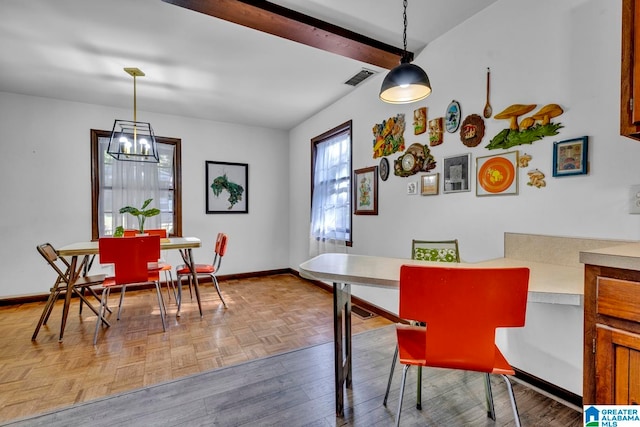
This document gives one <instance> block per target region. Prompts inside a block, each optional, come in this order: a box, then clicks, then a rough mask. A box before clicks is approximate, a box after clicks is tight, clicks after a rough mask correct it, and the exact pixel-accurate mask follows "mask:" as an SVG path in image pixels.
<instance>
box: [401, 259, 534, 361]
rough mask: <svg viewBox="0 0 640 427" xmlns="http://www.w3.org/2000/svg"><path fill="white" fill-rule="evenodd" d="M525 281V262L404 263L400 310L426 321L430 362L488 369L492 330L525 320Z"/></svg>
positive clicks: (492, 347)
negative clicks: (507, 265)
mask: <svg viewBox="0 0 640 427" xmlns="http://www.w3.org/2000/svg"><path fill="white" fill-rule="evenodd" d="M528 287H529V269H528V268H465V267H458V268H456V267H435V266H409V265H403V266H402V267H401V269H400V310H399V315H400V317H401V318H404V319H412V320H418V321H421V322H426V324H427V333H426V349H427V351H426V355H427V361H429V366H441V367H448V368H458V369H470V370H476V371H481V372H491V371H492V369H493V367H494V359H495V330H496V328H497V327H518V326H524V322H525V314H526V308H527V291H528ZM433 361H435V363H434V364H432V363H431V362H433Z"/></svg>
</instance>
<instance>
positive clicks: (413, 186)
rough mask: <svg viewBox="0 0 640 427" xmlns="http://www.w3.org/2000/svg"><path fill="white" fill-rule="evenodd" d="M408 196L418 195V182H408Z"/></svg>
mask: <svg viewBox="0 0 640 427" xmlns="http://www.w3.org/2000/svg"><path fill="white" fill-rule="evenodd" d="M407 194H408V195H410V196H415V195H416V194H418V181H409V182H407Z"/></svg>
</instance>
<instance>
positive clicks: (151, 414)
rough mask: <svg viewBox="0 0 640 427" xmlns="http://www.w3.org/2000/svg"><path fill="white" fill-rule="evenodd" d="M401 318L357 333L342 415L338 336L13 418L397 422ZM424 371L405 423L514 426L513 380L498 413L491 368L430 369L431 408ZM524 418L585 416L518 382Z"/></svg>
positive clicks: (578, 419)
mask: <svg viewBox="0 0 640 427" xmlns="http://www.w3.org/2000/svg"><path fill="white" fill-rule="evenodd" d="M394 343H395V333H394V328H393V326H388V327H383V328H378V329H375V330H371V331H367V332H363V333H361V334H359V335H355V336H354V340H353V349H354V355H355V358H354V378H353V389H352V390H348V391H347V393H346V400H345V416H344V418H336V417H335V412H334V411H335V407H334V391H333V363H332V356H333V344H332V343H326V344H318V345H315V346H311V347H306V348H304V349H300V350H294V351H291V352H287V353H283V354H280V355H276V356H270V357H266V358H261V359H257V360H255V361H249V362H244V363H241V364H236V365H233V366H229V367H225V368H221V369H216V370H211V371H207V372H204V373H201V374H196V375H192V376H188V377H186V378H182V379H178V380H174V381H171V382H165V383H162V384H158V385H153V386H149V387H145V388H143V389H137V390H133V391H130V392H126V393H123V394H119V395H116V396H112V397H107V398H104V399H99V400H96V401H93V402H88V403H85V404H79V405H74V406H71V407H68V408H64V409H62V410H59V411H56V412H53V413H50V414H45V415H41V416H35V417H32V418H29V419H26V420H21V421H16V422H15V423H10V424H9V425H11V426H14V427H19V426H29V427H34V426H46V427H55V426H60V427H66V426H69V425H74V426H79V425H91V426H92V427H97V426H105V427H107V426H108V427H112V426H123V427H124V426H132V425H134V426H388V425H393V423H394V420H395V412H396V408H397V401H398V380H396V381H395V382H394V384H393V388H392V393H391V395H390V400H389V405H388V408H385V407H384V406H382V396H383V394H384V390H385V387H386V380H387V374H388V368H389V361H390V358H391V354H392V352H393V348H394ZM415 372H416V370H415V369H414V370H413V371H410V375H409V377H408V378H409V379H408V384H407V390H406V392H405V401H404V405H403V410H402V418H401V425H403V426H405V427H408V426H425V425H431V426H453V427H456V426H511V425H513V424H514V422H513V414H512V412H511V407H510V404H509V399H508V396H507V393H506V387H505V385H504V383H503V382H502V381H501V380H500V379H499V378H497V377H496V378H493V380H492V388H493V393H494V402H495V404H496V421H495V422H494V421H491V420H490V419H488V418H487V416H486V410H485V407H484V387H483V382H482V374H478V373H475V372H460V371H452V370H446V369H433V368H429V369H425V371H424V378H425V381H424V383H423V409H422V410H420V411H419V410H417V409H416V408H415V394H416V385H415ZM514 390H515V393H516V396H517V400H518V406H519V410H520V416H521V420H522V425H523V426H545V427H572V426H576V427H577V426H580V425H582V416H581V413H580V412H577V411H573V410H571V409H569V408H568V407H566V406H564V405H562V404H560V403H558V402H555V401H553V400H551V399H548V398H546V397H544V396H543V395H541V394H539V393H536V392H534V391H532V390H531V389H528V388H527V387H525V386H523V385H521V384H518V383H516V384H514Z"/></svg>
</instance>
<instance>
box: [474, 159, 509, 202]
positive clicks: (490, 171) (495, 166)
mask: <svg viewBox="0 0 640 427" xmlns="http://www.w3.org/2000/svg"><path fill="white" fill-rule="evenodd" d="M476 171H477V177H476V178H477V182H476V195H477V196H498V195H506V194H518V151H517V150H516V151H510V152H508V153H502V154H497V155H494V156H486V157H478V158H477V159H476Z"/></svg>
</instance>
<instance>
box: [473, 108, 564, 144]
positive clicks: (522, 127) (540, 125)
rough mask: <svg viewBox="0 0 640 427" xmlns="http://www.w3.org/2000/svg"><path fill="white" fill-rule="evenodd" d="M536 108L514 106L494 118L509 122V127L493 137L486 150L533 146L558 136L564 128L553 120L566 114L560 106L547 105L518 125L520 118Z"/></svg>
mask: <svg viewBox="0 0 640 427" xmlns="http://www.w3.org/2000/svg"><path fill="white" fill-rule="evenodd" d="M535 108H536V104H513V105H510V106H509V107H507V108H506V109H504V110H503V111H502V112H500V113H498V114H496V115H495V116H493V118H494V119H497V120H509V127H508V128H507V129H503V130H502V131H500V132H499V133H498V134H497V135H496V136H495V137H493V139H492V140H491V141H490V142H489V145H487V146H486V147H485V148H488V149H489V150H495V149H498V148H502V149H507V148H511V147H514V146H516V145H522V144H532V143H533V142H534V141H538V140H540V139H542V138H544V137H545V136H553V135H557V134H558V130H559V129H560V128H562V127H563V126H562V124H561V123H552V122H551V119H553V118H555V117H558V116H559V115H561V114H562V113H563V112H564V111H563V110H562V107H560V106H559V105H558V104H547V105H545V106H544V107H542V108H541V109H540V110H538V111H537V112H536V113H534V114H532V115H531V116H528V117H525V118H523V119H522V120H521V121H520V123H518V118H519V117H521V116H524V115H526V114H527V113H530V112H531V111H533V110H534V109H535Z"/></svg>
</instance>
